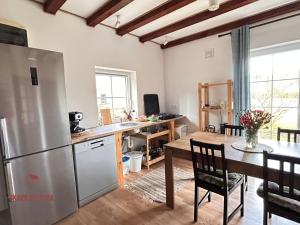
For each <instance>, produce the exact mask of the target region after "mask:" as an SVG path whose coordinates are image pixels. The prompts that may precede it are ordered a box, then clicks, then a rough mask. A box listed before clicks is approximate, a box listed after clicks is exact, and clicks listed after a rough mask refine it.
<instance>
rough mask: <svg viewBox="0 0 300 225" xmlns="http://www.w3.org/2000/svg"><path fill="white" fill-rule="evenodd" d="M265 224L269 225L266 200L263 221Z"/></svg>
mask: <svg viewBox="0 0 300 225" xmlns="http://www.w3.org/2000/svg"><path fill="white" fill-rule="evenodd" d="M263 225H268V211H267V206H266V202H264V223H263Z"/></svg>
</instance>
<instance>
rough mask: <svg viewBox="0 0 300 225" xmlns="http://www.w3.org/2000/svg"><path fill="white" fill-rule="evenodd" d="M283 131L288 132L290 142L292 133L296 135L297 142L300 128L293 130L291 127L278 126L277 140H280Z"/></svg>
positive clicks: (295, 140)
mask: <svg viewBox="0 0 300 225" xmlns="http://www.w3.org/2000/svg"><path fill="white" fill-rule="evenodd" d="M282 133H286V134H287V140H288V142H290V141H291V134H293V135H294V142H295V143H296V142H297V135H300V130H291V129H281V128H280V127H278V129H277V140H278V141H280V136H281V134H282Z"/></svg>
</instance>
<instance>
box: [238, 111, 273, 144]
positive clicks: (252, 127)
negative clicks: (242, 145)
mask: <svg viewBox="0 0 300 225" xmlns="http://www.w3.org/2000/svg"><path fill="white" fill-rule="evenodd" d="M271 118H272V115H271V113H268V112H265V111H263V110H248V111H246V112H245V113H244V114H240V124H241V126H243V127H244V129H245V138H246V143H247V148H255V147H256V145H257V143H258V137H257V133H258V130H259V129H260V128H266V126H267V124H269V123H270V122H271Z"/></svg>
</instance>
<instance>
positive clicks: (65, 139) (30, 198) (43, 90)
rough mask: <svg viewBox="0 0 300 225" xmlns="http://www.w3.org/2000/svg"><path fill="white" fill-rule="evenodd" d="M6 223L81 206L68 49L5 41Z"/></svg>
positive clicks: (37, 223) (0, 90)
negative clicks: (68, 99)
mask: <svg viewBox="0 0 300 225" xmlns="http://www.w3.org/2000/svg"><path fill="white" fill-rule="evenodd" d="M0 118H1V119H0V148H1V153H2V154H1V160H0V225H49V224H53V223H55V222H57V221H58V220H60V219H62V218H64V217H66V216H68V215H70V214H71V213H73V212H75V211H76V209H77V200H76V184H75V175H74V165H73V155H72V147H71V137H70V131H69V123H68V112H67V106H66V91H65V76H64V68H63V55H62V54H61V53H57V52H51V51H44V50H38V49H32V48H26V47H19V46H13V45H5V44H0Z"/></svg>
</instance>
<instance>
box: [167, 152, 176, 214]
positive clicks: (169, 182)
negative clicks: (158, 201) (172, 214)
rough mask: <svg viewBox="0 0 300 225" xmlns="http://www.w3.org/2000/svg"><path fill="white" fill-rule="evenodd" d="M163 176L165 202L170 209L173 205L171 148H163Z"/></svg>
mask: <svg viewBox="0 0 300 225" xmlns="http://www.w3.org/2000/svg"><path fill="white" fill-rule="evenodd" d="M165 178H166V203H167V206H168V207H170V208H171V209H174V207H175V198H174V173H173V159H172V150H170V149H168V148H166V150H165Z"/></svg>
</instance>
